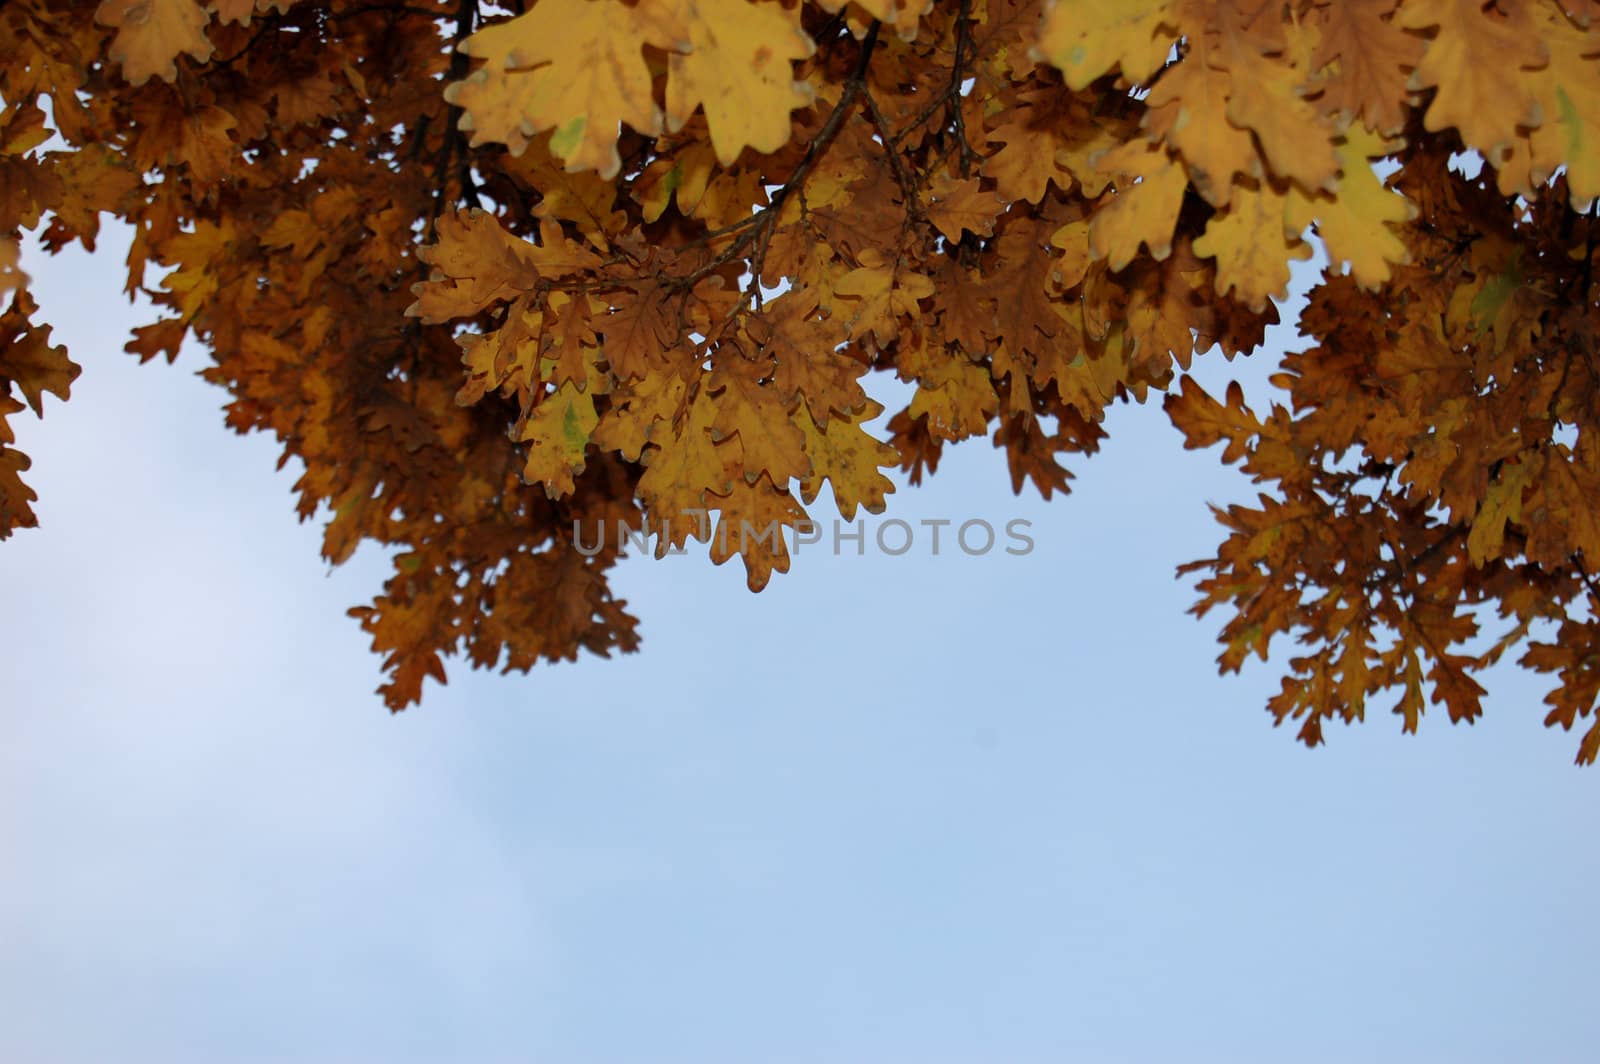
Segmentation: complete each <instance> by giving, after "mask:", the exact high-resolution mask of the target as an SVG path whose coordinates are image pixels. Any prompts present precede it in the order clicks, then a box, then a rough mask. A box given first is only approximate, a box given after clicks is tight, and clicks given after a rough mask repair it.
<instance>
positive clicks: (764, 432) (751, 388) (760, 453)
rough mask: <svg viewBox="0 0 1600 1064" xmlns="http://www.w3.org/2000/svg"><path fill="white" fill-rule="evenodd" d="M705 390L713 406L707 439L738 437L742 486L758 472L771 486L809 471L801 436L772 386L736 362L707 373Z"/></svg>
mask: <svg viewBox="0 0 1600 1064" xmlns="http://www.w3.org/2000/svg"><path fill="white" fill-rule="evenodd" d="M710 390H711V391H712V392H713V393H716V407H717V413H716V418H715V419H714V420H713V421H712V424H711V439H712V440H713V441H715V442H718V443H721V442H723V441H725V440H727V439H729V438H730V437H733V436H737V437H738V438H739V446H740V449H741V451H742V453H743V455H744V459H743V468H744V479H745V480H746V481H747V482H749V481H754V480H755V479H756V477H758V476H760V475H761V474H762V473H763V472H765V473H767V474H768V475H769V476H771V477H772V482H773V483H774V484H787V483H788V482H789V481H790V479H791V478H801V477H806V476H808V475H809V474H810V473H811V460H810V459H809V458H807V457H806V452H805V435H804V433H802V432H801V431H800V428H799V426H797V425H796V424H795V423H794V421H793V420H792V419H791V417H790V414H789V411H788V410H787V409H786V408H785V404H784V402H783V399H782V397H781V396H780V395H779V389H778V387H777V386H776V385H773V384H762V383H760V382H759V381H757V380H756V378H755V374H754V372H752V370H751V367H750V366H749V365H748V364H746V363H744V362H743V360H742V359H737V360H735V359H730V360H729V364H728V365H727V366H725V367H721V368H718V369H716V370H715V371H713V373H712V375H711V384H710Z"/></svg>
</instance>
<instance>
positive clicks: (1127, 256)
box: [1089, 140, 1189, 270]
mask: <svg viewBox="0 0 1600 1064" xmlns="http://www.w3.org/2000/svg"><path fill="white" fill-rule="evenodd" d="M1100 168H1101V169H1102V170H1104V171H1106V172H1107V173H1113V174H1119V175H1122V176H1121V177H1120V178H1119V179H1118V180H1117V181H1116V185H1117V193H1116V195H1115V196H1112V197H1110V202H1109V203H1105V201H1104V200H1102V201H1101V202H1102V203H1105V206H1103V207H1101V208H1100V209H1099V210H1098V211H1096V212H1095V214H1094V218H1093V220H1092V221H1091V223H1090V228H1089V247H1090V249H1091V250H1092V251H1093V253H1094V256H1095V258H1103V259H1105V260H1106V261H1107V264H1108V265H1109V266H1110V267H1111V268H1112V269H1113V270H1120V269H1122V268H1123V267H1124V266H1126V265H1128V263H1130V262H1132V261H1133V259H1134V256H1136V255H1137V254H1139V246H1140V245H1141V244H1143V245H1145V246H1147V247H1148V248H1149V249H1150V255H1151V256H1152V257H1153V258H1155V259H1156V260H1157V261H1160V260H1161V259H1164V258H1166V257H1167V255H1168V254H1170V253H1171V251H1172V231H1173V228H1174V227H1175V226H1176V225H1177V224H1178V211H1179V209H1180V208H1182V207H1183V194H1184V191H1185V190H1186V189H1187V188H1188V187H1189V175H1188V172H1187V171H1185V170H1184V168H1183V162H1182V161H1181V160H1179V159H1175V158H1173V157H1172V156H1171V155H1170V154H1168V152H1167V150H1166V149H1165V148H1164V147H1162V146H1161V145H1160V144H1152V143H1150V142H1148V141H1140V140H1136V141H1132V142H1130V143H1128V144H1124V145H1123V146H1121V147H1119V148H1116V149H1114V150H1113V151H1110V152H1107V153H1106V154H1105V155H1104V156H1102V157H1101V159H1100Z"/></svg>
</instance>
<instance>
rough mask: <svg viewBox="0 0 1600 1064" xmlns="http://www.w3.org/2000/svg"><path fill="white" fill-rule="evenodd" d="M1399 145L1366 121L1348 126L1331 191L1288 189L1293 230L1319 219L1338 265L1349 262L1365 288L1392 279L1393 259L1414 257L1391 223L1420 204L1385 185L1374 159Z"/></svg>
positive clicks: (1403, 218) (1410, 214)
mask: <svg viewBox="0 0 1600 1064" xmlns="http://www.w3.org/2000/svg"><path fill="white" fill-rule="evenodd" d="M1394 148H1395V145H1394V144H1392V143H1391V142H1389V141H1386V140H1384V138H1382V137H1380V136H1378V135H1377V134H1376V133H1374V132H1372V131H1371V130H1369V129H1368V128H1367V127H1366V126H1364V125H1361V124H1360V123H1356V124H1354V125H1352V126H1350V128H1349V129H1347V130H1346V131H1345V135H1344V140H1343V142H1342V143H1341V144H1340V145H1339V149H1338V150H1339V164H1340V167H1341V169H1342V170H1343V176H1341V177H1340V179H1339V185H1338V188H1337V189H1336V190H1335V192H1334V194H1333V195H1328V194H1326V193H1319V194H1318V195H1315V196H1310V195H1307V194H1306V193H1305V192H1304V191H1303V190H1302V189H1301V188H1300V186H1298V185H1291V186H1290V188H1289V202H1288V206H1287V208H1286V210H1287V213H1286V214H1285V218H1286V220H1287V222H1288V226H1289V230H1290V231H1291V232H1296V233H1298V232H1301V231H1303V230H1304V229H1305V227H1306V226H1308V225H1310V224H1312V222H1315V223H1316V226H1317V235H1318V236H1320V237H1321V238H1322V240H1323V243H1325V244H1326V245H1327V248H1328V257H1329V258H1330V259H1331V260H1332V261H1333V263H1334V264H1339V263H1349V264H1350V273H1351V275H1352V276H1353V277H1355V279H1356V283H1358V284H1359V285H1361V287H1363V288H1368V289H1373V288H1377V287H1378V286H1379V285H1381V284H1382V283H1383V282H1385V281H1387V280H1388V279H1389V273H1390V271H1389V264H1390V263H1405V262H1410V261H1411V253H1410V252H1409V251H1407V250H1406V245H1405V243H1404V242H1403V241H1402V240H1401V239H1400V238H1399V237H1398V236H1397V235H1396V234H1395V232H1394V230H1392V229H1390V228H1389V226H1390V225H1391V224H1394V223H1399V222H1404V221H1408V220H1409V219H1411V218H1412V217H1414V216H1415V215H1416V213H1417V212H1416V208H1414V207H1413V206H1412V205H1411V204H1410V203H1409V202H1407V201H1406V198H1405V197H1404V196H1401V195H1399V194H1397V193H1395V192H1393V191H1391V190H1389V189H1387V188H1385V187H1384V185H1383V182H1382V181H1381V180H1379V178H1378V175H1377V173H1376V172H1375V171H1374V170H1373V169H1372V164H1371V163H1369V162H1368V161H1367V160H1369V159H1375V158H1380V157H1382V156H1384V155H1386V154H1388V153H1389V152H1390V151H1392V150H1393V149H1394Z"/></svg>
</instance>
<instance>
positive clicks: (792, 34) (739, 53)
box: [545, 0, 816, 177]
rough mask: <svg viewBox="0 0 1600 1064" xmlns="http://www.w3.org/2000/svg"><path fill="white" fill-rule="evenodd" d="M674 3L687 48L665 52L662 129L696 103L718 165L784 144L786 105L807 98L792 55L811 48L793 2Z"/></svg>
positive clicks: (684, 118)
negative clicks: (684, 28) (678, 8)
mask: <svg viewBox="0 0 1600 1064" xmlns="http://www.w3.org/2000/svg"><path fill="white" fill-rule="evenodd" d="M545 2H548V0H545ZM681 3H682V6H683V9H684V11H683V14H684V19H683V21H684V23H685V24H686V25H687V26H688V38H689V47H688V50H687V51H686V52H679V51H674V52H673V53H672V54H671V56H670V57H669V58H668V75H667V128H668V129H669V130H671V131H672V132H677V131H678V130H679V129H682V128H683V126H684V124H685V123H686V122H688V121H689V116H690V115H692V114H693V113H694V110H695V107H696V106H697V105H698V106H703V107H704V108H705V113H706V124H707V125H708V126H710V127H711V143H712V146H713V147H715V148H716V152H717V161H718V162H720V163H722V165H724V166H728V165H730V164H732V163H733V161H734V160H735V159H736V158H738V156H739V152H740V151H742V150H744V148H746V147H751V148H754V149H755V150H756V151H759V152H775V151H777V150H778V149H779V148H781V147H783V146H784V145H785V144H787V143H789V135H790V121H789V112H790V111H793V110H794V109H795V108H797V107H804V106H806V105H807V104H809V103H810V102H811V99H812V90H811V86H810V83H809V82H803V81H796V80H795V77H794V61H795V60H798V59H805V58H806V57H808V56H810V55H811V54H812V53H813V52H815V51H816V45H815V44H813V43H812V41H811V38H810V37H809V36H807V35H806V33H805V31H804V30H802V29H801V28H800V8H799V6H798V5H796V6H794V7H793V8H785V7H783V6H782V5H781V4H779V3H776V2H775V0H681ZM612 173H615V171H612ZM604 176H606V177H610V176H611V174H610V173H608V174H605V175H604Z"/></svg>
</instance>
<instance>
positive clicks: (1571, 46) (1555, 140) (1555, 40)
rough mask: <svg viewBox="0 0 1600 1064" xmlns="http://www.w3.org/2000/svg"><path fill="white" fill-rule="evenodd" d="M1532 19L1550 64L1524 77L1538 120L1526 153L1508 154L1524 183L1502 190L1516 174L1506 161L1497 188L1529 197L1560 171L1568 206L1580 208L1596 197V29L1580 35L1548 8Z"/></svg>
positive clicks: (1599, 109)
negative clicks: (1521, 160) (1522, 161)
mask: <svg viewBox="0 0 1600 1064" xmlns="http://www.w3.org/2000/svg"><path fill="white" fill-rule="evenodd" d="M1533 17H1534V21H1535V23H1536V25H1538V27H1539V33H1540V36H1541V37H1543V38H1544V40H1545V41H1546V42H1548V44H1549V47H1550V62H1549V63H1548V64H1547V65H1545V66H1544V67H1543V68H1542V69H1539V70H1533V71H1529V72H1527V73H1526V74H1525V75H1524V77H1526V79H1527V82H1528V84H1529V85H1530V86H1532V88H1533V92H1534V97H1535V99H1536V100H1537V101H1538V103H1539V112H1540V114H1541V115H1542V116H1543V118H1544V121H1543V122H1541V123H1540V124H1539V125H1538V126H1537V127H1536V128H1534V129H1532V130H1530V131H1529V132H1528V134H1527V147H1526V149H1524V148H1523V146H1522V145H1520V144H1519V145H1517V146H1516V147H1515V148H1514V149H1513V153H1512V156H1513V160H1516V158H1517V157H1518V156H1519V155H1522V154H1525V155H1526V159H1527V164H1526V166H1525V167H1524V168H1523V169H1524V170H1525V171H1526V179H1525V180H1523V181H1520V182H1516V183H1515V185H1516V187H1514V188H1508V184H1509V182H1508V180H1507V179H1508V177H1513V176H1515V175H1516V174H1517V167H1516V166H1514V165H1513V164H1512V163H1510V162H1508V163H1507V164H1505V165H1503V166H1502V169H1501V185H1500V187H1501V189H1502V190H1504V191H1507V192H1510V191H1516V192H1520V193H1522V194H1524V195H1529V196H1531V195H1532V194H1533V189H1534V186H1536V185H1539V184H1542V183H1543V182H1544V181H1546V180H1548V179H1549V177H1550V175H1551V174H1553V173H1555V171H1556V170H1557V169H1558V168H1559V167H1563V166H1564V167H1566V169H1567V185H1568V187H1569V189H1570V190H1571V193H1572V199H1573V202H1574V204H1575V205H1578V206H1580V208H1581V207H1582V206H1586V205H1587V204H1588V203H1589V202H1591V201H1592V200H1593V199H1594V198H1595V197H1597V196H1600V30H1597V29H1596V28H1594V27H1591V28H1590V29H1589V30H1587V31H1585V30H1580V29H1579V28H1578V27H1576V26H1574V25H1573V24H1572V23H1571V21H1569V20H1568V19H1566V18H1565V17H1563V16H1562V14H1561V13H1560V12H1559V11H1555V10H1553V9H1551V8H1549V7H1548V6H1542V7H1539V8H1537V9H1536V10H1535V12H1534V16H1533Z"/></svg>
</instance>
